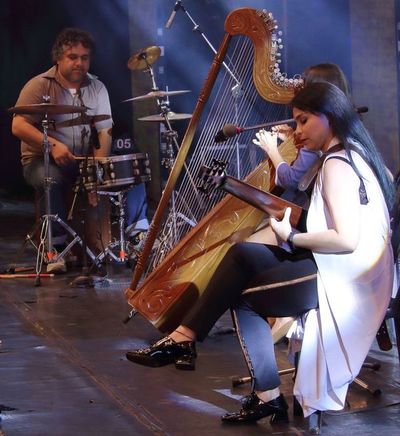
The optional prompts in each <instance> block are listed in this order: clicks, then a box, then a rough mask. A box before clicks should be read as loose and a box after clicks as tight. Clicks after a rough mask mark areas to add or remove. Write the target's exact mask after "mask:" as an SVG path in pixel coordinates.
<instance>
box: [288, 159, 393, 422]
mask: <svg viewBox="0 0 400 436" xmlns="http://www.w3.org/2000/svg"><path fill="white" fill-rule="evenodd" d="M334 155H338V156H345V153H344V151H341V152H337V153H334V154H332V155H330V157H331V156H334ZM352 156H353V159H354V162H355V164H356V166H357V168H358V169H359V171H360V173H361V174H362V175H363V176H364V184H365V188H366V192H367V197H368V200H369V202H368V204H366V205H362V206H361V222H360V224H361V231H360V242H359V244H358V247H357V249H356V250H355V251H354V252H352V253H349V254H321V253H313V254H314V257H315V260H316V263H317V266H318V299H319V309H316V310H311V311H310V312H309V313H308V315H307V318H306V322H305V325H304V337H303V344H302V347H301V354H300V361H299V366H298V372H297V376H296V382H295V386H294V394H295V395H296V397H297V399H298V400H299V402H300V404H301V405H302V408H303V412H304V416H308V415H310V414H311V413H313V412H314V411H315V410H340V409H342V408H343V407H344V405H345V399H346V394H347V389H348V386H349V383H350V382H351V381H352V380H353V379H354V378H355V377H356V376H357V374H358V373H359V371H360V369H361V365H362V364H363V362H364V360H365V358H366V356H367V353H368V351H369V349H370V347H371V345H372V342H373V340H374V338H375V336H376V333H377V331H378V329H379V326H380V324H381V322H382V320H383V318H384V316H385V312H386V309H387V306H388V304H389V300H390V297H391V293H392V288H393V275H394V267H393V254H392V248H391V245H390V218H389V214H388V211H387V208H386V206H385V201H384V198H383V195H382V192H381V190H380V188H379V184H378V182H377V180H376V178H375V177H374V175H373V173H372V170H371V169H370V168H369V166H368V165H367V164H366V163H365V162H364V161H363V159H362V158H361V157H360V156H359V155H358V154H357V153H355V152H352ZM322 186H323V177H322V171H320V172H319V174H318V176H317V181H316V183H315V187H314V190H313V194H312V197H311V203H310V208H309V212H308V216H307V230H308V231H309V232H314V231H316V232H318V231H323V230H326V229H328V228H330V227H331V225H330V223H331V222H332V220H331V216H330V215H329V210H327V208H326V207H325V205H324V201H323V195H322ZM349 219H352V217H351V214H349Z"/></svg>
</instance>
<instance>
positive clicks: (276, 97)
mask: <svg viewBox="0 0 400 436" xmlns="http://www.w3.org/2000/svg"><path fill="white" fill-rule="evenodd" d="M276 29H277V25H276V21H275V20H274V19H273V16H272V14H271V13H268V12H266V11H259V10H255V9H251V8H241V9H237V10H234V11H233V12H231V13H230V14H229V15H228V17H227V18H226V21H225V35H224V38H223V41H222V42H221V45H220V47H219V49H218V51H217V53H216V55H215V58H214V61H213V63H212V66H211V68H210V70H209V73H208V77H207V79H206V81H205V84H204V86H203V88H202V91H201V92H200V95H199V98H198V101H197V104H196V107H195V110H194V112H193V117H192V119H191V121H190V123H189V125H188V128H187V130H186V133H185V136H184V138H183V140H182V143H181V146H180V150H179V153H178V154H177V156H176V160H175V164H174V166H173V168H172V171H171V173H170V176H169V178H168V181H167V184H166V186H165V189H164V192H163V195H162V197H161V199H160V202H159V205H158V207H157V210H156V211H155V214H154V217H153V220H152V223H151V225H150V229H149V232H148V234H147V237H146V240H145V243H144V246H143V249H142V252H141V255H140V257H139V259H138V263H137V265H136V267H135V270H134V272H133V277H132V282H131V284H130V287H129V288H128V289H126V290H125V295H126V298H127V300H128V303H129V304H130V305H131V306H132V307H133V309H134V310H135V311H137V312H139V313H140V314H141V315H143V316H144V317H145V318H147V319H148V320H149V321H150V322H151V323H152V324H153V325H154V326H155V327H157V328H158V329H159V330H160V331H162V332H169V331H171V330H173V329H174V328H175V327H176V326H177V325H179V323H180V321H181V320H182V318H183V316H184V315H185V313H186V312H187V311H188V310H189V309H190V307H192V306H193V304H194V303H195V302H196V301H197V300H198V298H199V296H200V295H201V293H202V291H203V290H204V289H205V287H206V285H207V283H208V281H209V279H210V278H211V276H212V274H213V273H214V271H215V269H216V267H217V266H218V264H219V262H220V260H221V259H222V257H223V256H224V255H225V253H226V251H227V250H228V248H229V247H230V246H231V245H232V244H234V243H236V242H239V241H242V240H244V239H246V238H247V237H248V236H249V235H250V234H251V233H253V232H254V230H255V229H256V228H257V226H258V225H259V224H260V222H261V221H262V219H263V217H264V216H265V215H264V214H263V213H262V212H260V211H259V210H257V209H255V208H254V207H252V206H249V205H248V204H246V203H244V202H243V201H242V200H239V199H237V198H234V197H232V196H230V195H226V196H225V197H224V198H222V199H221V198H216V199H214V200H209V203H210V204H209V207H208V209H207V207H204V203H205V201H206V200H204V199H201V198H198V197H197V196H198V195H199V193H198V192H193V193H189V195H188V197H187V198H188V199H187V200H186V203H187V202H189V201H191V199H192V198H193V197H195V198H196V203H198V205H199V208H200V209H201V213H200V214H199V217H200V218H199V219H198V220H197V218H196V219H193V222H194V224H195V225H192V226H189V230H188V231H187V232H186V233H184V234H181V235H179V237H178V239H179V241H178V242H177V243H175V242H176V241H175V240H174V241H173V243H172V244H170V247H169V248H170V250H165V251H168V252H167V254H164V256H162V258H161V260H160V261H158V262H156V263H155V264H154V265H153V267H152V268H150V270H149V271H148V275H147V276H146V277H144V279H143V275H144V269H145V266H146V264H148V263H149V261H150V260H151V259H152V258H154V254H153V250H154V246H155V244H154V243H155V241H156V239H157V235H158V234H159V230H160V227H161V225H163V229H166V228H167V229H168V228H169V226H170V227H171V228H172V227H173V226H174V225H175V227H177V226H176V222H174V220H176V216H177V214H176V211H174V212H175V216H173V217H172V219H171V220H170V221H169V224H168V217H167V219H166V220H165V213H166V210H167V209H168V206H169V203H170V201H171V197H172V194H173V191H174V188H175V186H176V184H177V180H178V177H179V176H180V175H181V172H182V170H183V168H184V165H185V160H186V158H187V156H188V153H189V150H190V149H191V146H192V142H193V140H194V137H195V133H196V129H197V127H198V124H199V123H200V117H201V115H202V114H203V111H204V108H205V105H206V103H207V101H208V99H209V98H210V95H211V94H212V93H214V89H213V87H214V85H215V84H216V81H217V76H218V73H219V71H220V69H221V65H224V67H226V68H225V70H227V71H225V76H227V77H228V80H229V81H231V83H230V85H233V86H230V88H231V89H234V88H236V87H237V85H238V84H240V87H241V88H242V87H243V89H245V90H244V91H243V93H244V100H242V101H244V103H243V107H244V112H245V114H246V115H245V116H244V118H245V120H246V121H247V122H250V123H252V124H255V123H254V121H253V118H252V116H251V115H248V113H250V112H249V111H248V109H247V107H250V108H251V109H254V108H255V109H256V112H258V113H260V112H261V113H262V112H263V110H261V109H260V107H259V106H258V105H259V102H258V100H255V97H254V94H255V95H257V98H259V99H260V100H262V101H264V102H269V103H273V104H274V105H275V106H273V108H272V111H273V110H275V109H276V106H279V108H282V104H285V103H288V102H290V101H291V99H292V98H293V95H294V92H295V89H296V88H297V87H299V86H301V84H302V81H301V79H300V78H293V79H288V78H287V77H285V75H284V74H282V73H281V72H280V69H279V64H277V52H278V49H279V38H278V36H277V32H276ZM233 36H240V38H243V41H245V42H244V43H243V44H248V45H247V47H245V48H243V47H239V48H238V46H235V48H234V49H233V51H234V54H235V53H239V57H240V56H241V57H247V58H250V61H251V60H252V61H253V62H252V64H251V63H250V65H251V69H250V72H249V73H248V75H249V76H250V78H249V81H250V82H251V85H250V87H249V88H252V89H253V91H247V89H248V88H246V87H245V86H243V83H244V82H246V77H247V75H246V74H247V71H248V70H247V68H248V67H243V69H242V70H241V69H240V68H239V67H238V66H237V64H235V63H234V62H232V61H231V54H230V52H228V51H229V50H230V44H231V39H232V37H233ZM240 44H241V43H240ZM251 52H252V53H253V58H252V59H251V55H250V53H251ZM227 53H228V56H227ZM228 58H229V63H228V64H226V63H225V61H227V60H228ZM239 70H240V71H239ZM237 75H239V76H240V78H241V77H242V76H243V77H244V79H243V81H242V80H238V79H237ZM218 78H219V77H218ZM252 92H254V94H253V93H252ZM215 100H216V101H220V100H222V99H221V98H215ZM228 106H229V104H228ZM230 106H232V105H230ZM257 109H258V110H257ZM284 110H285V108H284ZM219 113H221V110H220V109H219V108H218V107H217V109H216V110H215V111H214V115H213V112H212V109H211V110H210V111H209V115H208V118H210V119H211V126H210V125H207V123H205V124H204V125H203V126H202V129H201V134H200V138H201V135H203V134H204V135H205V142H206V144H207V143H208V144H210V143H213V139H212V136H210V135H209V134H208V133H207V132H215V131H216V129H217V128H218V126H220V125H221V124H219V125H218V124H216V123H215V122H214V119H215V118H216V115H215V114H219ZM210 114H211V115H210ZM271 118H272V119H276V120H279V119H283V118H288V117H287V116H286V117H285V116H282V115H278V114H277V113H275V115H271V116H270V118H269V120H271ZM252 121H253V122H252ZM221 122H222V121H220V123H221ZM225 122H226V119H225ZM241 122H242V120H241ZM205 126H206V127H205ZM207 135H209V136H207ZM200 141H201V139H199V141H198V142H199V143H200ZM233 141H234V140H232V142H233ZM232 142H231V144H232ZM247 142H248V143H250V144H251V139H250V138H248V139H247ZM236 145H237V144H236ZM197 148H198V149H199V150H200V151H199V152H198V153H197V155H196V153H195V152H194V153H192V154H191V157H190V161H189V165H191V166H189V169H190V168H192V176H191V175H190V172H189V171H187V172H189V174H186V176H187V179H188V182H187V185H188V186H189V187H190V186H192V185H193V174H197V172H198V168H200V166H201V165H202V164H204V163H207V162H204V159H205V157H206V156H205V154H204V148H205V146H204V145H203V146H200V147H197ZM221 149H222V148H218V149H217V150H215V152H216V153H222V152H221ZM233 149H235V144H233ZM191 151H192V150H191ZM236 151H237V146H236ZM280 151H281V153H282V155H283V156H284V158H285V160H287V161H288V162H291V161H293V160H294V158H295V157H296V155H297V150H296V148H295V147H294V144H293V141H292V140H291V139H289V140H287V141H285V142H284V143H283V144H282V145H281V146H280ZM206 154H207V155H208V154H209V153H206ZM217 157H221V156H217ZM240 160H241V159H240V158H238V162H239V161H240ZM196 165H197V167H196ZM236 176H239V177H238V178H242V177H241V174H237V175H236ZM245 176H246V177H245V180H246V182H247V183H249V184H251V185H253V186H256V187H258V188H260V189H263V190H266V191H268V190H271V189H272V188H273V187H274V178H275V171H274V169H273V167H272V166H271V165H270V162H269V161H268V160H264V161H263V162H261V163H259V164H258V165H255V169H254V165H253V168H252V170H251V171H249V172H248V174H245ZM182 184H184V181H183V182H182ZM221 196H222V194H221ZM213 201H214V203H213ZM184 205H185V204H184ZM180 213H181V215H183V212H180ZM186 221H189V220H186ZM183 224H187V223H186V222H184V223H183ZM182 227H184V226H182ZM175 230H176V229H175ZM172 233H174V231H173V232H172ZM162 242H163V239H161V243H162ZM161 251H162V250H161ZM141 279H143V280H142V281H141ZM140 281H141V283H139V282H140ZM138 284H139V285H138Z"/></svg>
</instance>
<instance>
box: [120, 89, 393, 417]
mask: <svg viewBox="0 0 400 436" xmlns="http://www.w3.org/2000/svg"><path fill="white" fill-rule="evenodd" d="M292 108H293V117H294V119H295V120H296V123H297V127H296V134H297V135H299V136H300V138H301V140H302V141H305V142H307V145H308V147H309V149H312V150H316V151H320V152H323V153H324V154H323V155H322V156H323V157H322V158H321V167H320V168H319V170H315V171H318V172H317V174H316V182H315V185H314V188H313V192H312V197H311V203H310V207H309V212H308V216H307V232H303V233H300V232H298V231H296V229H292V227H291V225H290V222H289V217H290V213H291V211H290V209H289V208H288V209H287V210H286V212H285V215H284V218H283V219H282V221H277V220H275V219H272V218H271V227H272V229H273V231H274V232H275V234H276V236H277V238H279V239H280V240H283V241H288V243H289V244H291V245H292V246H293V247H294V248H296V250H294V251H293V252H292V253H289V252H287V251H285V250H283V249H282V248H280V247H277V246H270V245H263V244H259V243H251V242H243V243H239V244H235V245H234V246H232V247H231V249H230V250H229V251H228V253H227V254H226V256H225V257H224V259H223V260H222V262H221V263H220V265H219V266H218V268H217V270H216V272H215V274H214V275H213V277H212V278H211V280H210V282H209V284H208V286H207V287H206V289H205V291H204V292H203V294H202V295H201V297H200V299H199V301H198V303H197V304H196V305H195V306H194V307H193V308H192V309H191V310H190V311H189V313H187V314H186V316H185V317H184V319H183V321H182V325H180V326H179V327H178V328H177V329H176V330H175V331H173V332H171V334H170V335H169V336H167V337H165V338H163V339H161V340H160V341H158V342H157V343H156V344H154V345H152V346H150V347H149V348H145V349H139V350H133V351H128V352H127V353H126V356H127V358H128V359H129V360H130V361H132V362H135V363H139V364H142V365H146V366H153V367H155V366H161V365H166V364H170V363H175V366H176V367H177V368H178V369H194V365H195V359H196V350H195V341H202V340H203V339H204V338H205V337H206V336H207V333H208V332H209V331H210V329H211V328H212V326H213V325H214V323H215V322H216V321H217V320H218V318H219V317H220V316H221V315H222V314H223V313H224V312H225V311H226V310H227V309H228V308H231V309H233V312H234V318H235V321H236V325H237V335H238V339H239V342H240V345H241V346H242V350H243V353H244V356H245V359H246V362H247V364H248V368H249V371H250V375H251V376H252V380H253V383H252V389H253V392H252V393H251V394H250V395H249V396H247V397H246V398H245V399H244V400H243V401H242V408H241V410H240V411H239V412H236V413H228V414H226V415H224V416H223V417H222V420H223V421H225V422H235V423H237V422H245V421H255V420H258V419H260V418H263V417H266V416H270V415H273V416H274V417H275V418H280V419H283V420H287V404H286V401H285V399H284V398H283V396H282V395H281V394H280V392H279V385H280V379H279V376H278V370H277V366H276V361H275V356H274V347H273V343H272V339H271V329H270V327H269V325H268V323H267V322H266V321H265V318H266V317H269V316H271V317H274V316H278V317H279V316H300V315H304V314H305V313H307V316H306V317H304V318H305V323H304V337H303V343H302V350H301V355H300V360H299V365H298V371H297V377H296V382H295V386H294V394H295V396H296V397H297V399H298V401H299V402H300V404H301V406H302V408H303V413H304V415H305V416H309V415H312V414H313V413H314V412H318V413H319V411H323V410H340V409H342V408H343V407H344V405H345V397H346V393H347V389H348V386H349V383H350V382H351V381H352V380H353V379H354V378H355V377H356V376H357V374H358V372H359V370H360V368H361V365H362V363H363V361H364V359H365V357H366V355H367V353H368V351H369V349H370V346H371V344H372V342H373V340H374V338H375V335H376V333H377V331H378V328H379V326H380V324H381V322H382V320H383V318H384V316H385V312H386V308H387V305H388V303H389V300H390V296H391V292H392V285H393V254H392V248H391V245H390V233H391V231H390V217H389V211H391V209H392V207H393V205H394V188H393V185H392V182H391V181H390V180H389V178H388V173H387V171H386V170H385V166H384V164H383V162H382V158H381V156H380V155H379V153H378V151H377V150H376V147H375V145H374V143H373V141H372V139H371V137H370V136H369V134H368V132H367V131H366V129H365V127H364V126H363V124H362V122H361V121H360V119H359V116H358V115H357V113H356V112H355V111H354V108H353V106H352V104H351V103H350V102H349V100H348V98H347V97H346V95H345V94H344V93H343V92H342V91H341V90H340V89H339V88H337V87H336V86H334V85H332V84H329V83H313V84H310V85H308V86H307V87H305V88H304V89H303V90H301V91H300V92H299V93H298V94H297V95H296V96H295V97H294V99H293V101H292ZM258 286H261V287H262V286H263V287H264V289H262V290H257V287H258ZM249 288H256V290H254V291H252V292H249V291H246V292H244V290H246V289H247V290H248V289H249ZM313 416H315V415H313Z"/></svg>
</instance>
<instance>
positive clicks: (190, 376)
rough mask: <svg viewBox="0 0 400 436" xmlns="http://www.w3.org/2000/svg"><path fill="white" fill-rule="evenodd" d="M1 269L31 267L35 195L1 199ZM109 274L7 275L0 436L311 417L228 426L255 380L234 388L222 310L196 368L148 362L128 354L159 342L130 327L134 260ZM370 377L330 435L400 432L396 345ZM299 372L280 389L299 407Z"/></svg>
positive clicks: (234, 368)
mask: <svg viewBox="0 0 400 436" xmlns="http://www.w3.org/2000/svg"><path fill="white" fill-rule="evenodd" d="M0 205H1V209H0V213H1V226H0V264H1V269H2V272H7V271H8V269H9V267H10V265H13V264H14V262H16V264H17V266H27V265H34V261H35V252H34V250H33V248H32V247H27V248H26V250H24V251H23V252H22V253H21V252H19V251H20V248H21V246H22V242H23V240H24V237H25V234H26V233H27V232H28V231H29V230H30V228H31V227H32V225H33V220H34V213H33V207H32V205H31V204H30V203H29V202H25V201H18V200H9V199H8V200H3V201H1V203H0ZM107 271H108V277H107V280H106V281H105V282H100V283H99V285H98V286H96V287H94V288H74V287H71V285H70V283H71V281H72V280H74V279H75V278H76V277H77V276H79V275H80V273H81V270H80V269H77V268H75V269H74V268H73V269H70V270H69V271H68V272H67V273H66V274H63V275H58V276H55V277H53V278H46V279H42V281H41V286H34V280H33V279H32V278H18V279H16V278H4V279H0V280H1V282H0V284H1V286H0V326H1V327H0V340H1V345H0V418H1V420H0V435H9V436H18V435H24V436H25V435H30V436H36V435H57V436H61V435H65V436H70V435H94V434H95V435H173V436H186V435H204V434H210V435H235V434H237V435H243V434H246V435H261V434H275V435H278V434H279V435H299V434H305V433H306V429H307V423H306V421H305V420H304V419H303V418H301V417H293V415H292V414H291V415H290V423H289V424H287V425H286V424H281V425H279V426H278V425H276V426H274V427H272V426H271V425H270V424H269V422H268V419H264V420H261V421H259V422H258V423H256V424H246V425H243V424H242V425H226V424H222V423H221V421H220V416H221V415H222V414H224V413H226V412H227V411H236V410H238V409H239V402H238V400H239V399H240V397H241V396H243V395H245V394H247V393H248V392H249V389H250V387H249V385H246V384H244V385H241V386H238V387H232V377H233V376H238V375H239V376H245V375H247V373H246V366H245V363H244V361H243V358H242V355H241V352H240V348H239V345H238V343H237V340H236V337H235V335H234V334H233V333H232V332H231V327H232V325H231V321H230V317H229V316H228V314H225V315H224V316H223V317H222V318H221V319H220V321H219V322H218V323H217V325H216V327H215V328H214V329H213V330H212V332H211V334H210V335H209V337H208V338H207V339H206V340H205V341H204V342H203V343H202V344H199V345H198V354H199V357H198V359H197V367H196V370H195V371H191V372H183V371H178V370H176V369H175V368H174V367H173V366H166V367H163V368H146V367H142V366H139V365H135V364H133V363H131V362H129V361H127V360H126V358H125V351H126V350H128V349H131V348H137V347H142V346H144V345H147V344H148V343H149V342H151V341H154V340H156V339H158V338H159V337H160V336H161V335H160V333H159V332H158V331H157V330H156V329H155V328H154V327H153V326H152V325H151V324H149V323H148V322H147V321H146V320H145V319H144V318H142V317H141V316H140V315H137V316H135V317H134V318H133V319H132V320H131V321H130V322H128V323H124V322H123V321H124V320H125V318H126V317H127V316H128V314H129V310H130V307H129V306H128V304H127V303H126V300H125V297H124V294H123V290H124V288H125V287H127V286H128V285H129V283H130V280H131V271H130V269H129V268H128V267H127V266H126V265H109V266H107ZM276 354H277V359H278V363H279V366H280V368H281V369H284V368H290V363H289V362H287V359H286V349H285V345H284V344H280V345H278V346H277V347H276ZM368 360H369V361H373V362H379V363H380V364H381V368H380V370H379V371H373V370H369V369H363V370H362V373H361V378H362V379H363V380H364V381H366V382H367V383H370V385H371V386H372V388H373V389H381V391H382V392H381V394H380V395H373V394H372V393H370V392H368V391H366V390H364V389H362V388H361V387H360V386H358V385H356V384H354V383H353V384H352V386H351V388H350V392H349V396H348V403H349V404H348V407H347V408H346V410H344V411H343V412H340V413H326V414H325V415H324V426H323V434H325V435H347V434H352V436H356V435H363V436H367V435H376V434H393V435H394V434H399V429H400V371H399V368H400V365H399V360H398V356H397V351H396V350H395V349H392V350H391V351H389V352H383V351H380V350H379V349H378V348H377V347H376V345H374V347H373V349H372V350H371V352H370V355H369V357H368ZM292 386H293V381H292V378H291V375H284V376H282V391H283V393H284V394H285V396H286V398H287V400H288V402H289V404H291V402H292V395H291V389H292Z"/></svg>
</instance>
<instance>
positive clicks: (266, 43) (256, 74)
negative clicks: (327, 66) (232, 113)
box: [225, 8, 303, 104]
mask: <svg viewBox="0 0 400 436" xmlns="http://www.w3.org/2000/svg"><path fill="white" fill-rule="evenodd" d="M225 31H226V32H227V33H229V34H230V35H232V36H234V35H245V36H247V37H248V38H250V39H251V41H252V43H253V47H254V62H253V81H254V85H255V87H256V89H257V91H258V93H259V94H260V96H261V97H262V98H264V99H265V100H268V101H270V102H273V103H282V104H286V103H289V102H290V101H291V100H292V98H293V96H294V93H295V91H296V89H298V88H300V87H301V86H302V84H303V80H302V79H301V77H300V76H298V75H297V76H294V77H293V78H290V79H289V78H287V77H286V74H285V73H282V72H281V71H280V68H279V63H280V62H279V61H280V59H279V56H280V54H279V50H280V48H282V45H281V39H280V34H279V32H278V26H277V24H276V20H274V18H273V16H272V13H271V12H266V11H264V10H263V11H260V10H256V9H251V8H240V9H236V10H234V11H233V12H231V13H230V14H229V15H228V17H227V18H226V20H225Z"/></svg>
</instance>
